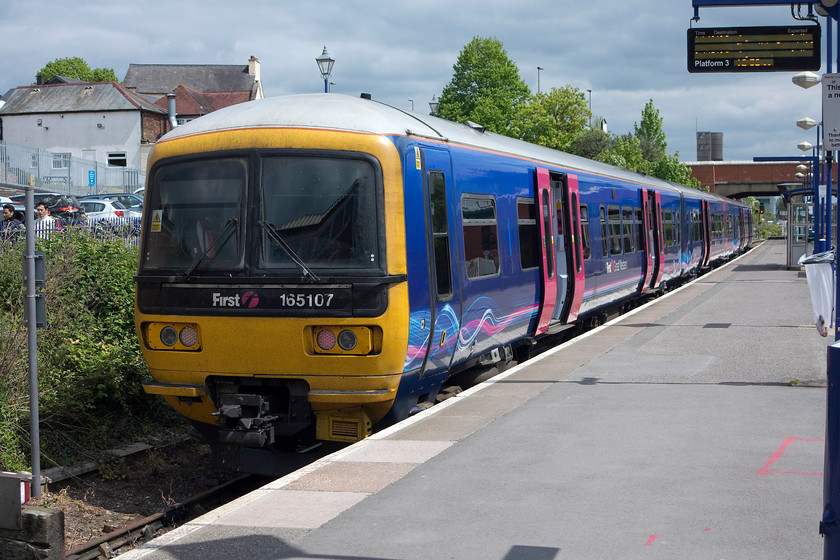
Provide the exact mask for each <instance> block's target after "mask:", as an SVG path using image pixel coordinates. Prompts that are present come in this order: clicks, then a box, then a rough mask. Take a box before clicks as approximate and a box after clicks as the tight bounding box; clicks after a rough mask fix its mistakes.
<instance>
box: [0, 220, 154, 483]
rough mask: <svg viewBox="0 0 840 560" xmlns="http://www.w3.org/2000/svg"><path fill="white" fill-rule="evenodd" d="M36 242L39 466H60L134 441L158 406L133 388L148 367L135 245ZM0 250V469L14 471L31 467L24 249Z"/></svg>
mask: <svg viewBox="0 0 840 560" xmlns="http://www.w3.org/2000/svg"><path fill="white" fill-rule="evenodd" d="M37 242H38V249H39V250H43V251H45V253H46V264H47V283H46V287H45V293H46V296H45V297H46V307H47V323H48V326H47V328H45V329H40V330H38V382H39V383H38V388H39V401H40V418H41V444H42V447H41V451H42V455H43V457H45V458H47V459H48V461H47V462H59V463H65V462H68V461H71V460H73V459H75V458H76V457H73V456H74V455H78V454H80V453H83V452H86V451H90V450H91V449H102V448H105V447H107V446H108V445H113V444H114V443H115V442H117V441H120V440H122V439H125V438H133V437H135V436H136V434H137V430H138V425H144V424H145V423H147V422H148V421H149V419H150V418H153V417H154V416H155V415H156V414H159V413H160V410H165V409H163V407H162V404H161V402H160V400H159V399H155V398H152V397H148V396H146V395H145V394H144V393H143V391H142V388H141V386H140V384H141V382H142V381H143V380H146V379H148V369H147V368H146V365H145V363H144V361H143V359H142V355H141V353H140V347H139V344H138V342H137V339H136V335H135V331H134V321H133V315H134V283H133V274H134V273H135V269H136V266H137V264H136V263H137V258H138V257H137V249H136V248H133V247H127V246H126V245H125V244H124V243H123V242H122V241H120V240H116V239H115V240H103V239H97V238H95V237H94V236H93V235H91V234H90V233H88V232H86V231H75V230H72V229H66V230H64V235H62V236H57V237H56V238H54V239H49V240H46V239H38V240H37ZM0 245H2V246H0V470H19V469H22V468H26V467H27V465H28V464H29V463H28V458H27V455H28V451H29V441H28V433H29V419H28V415H29V401H28V376H29V373H28V364H27V360H28V358H27V335H26V328H25V325H24V323H23V312H22V309H23V299H24V298H23V288H22V273H21V269H22V264H21V263H22V255H21V252H22V245H23V244H22V243H20V242H18V243H10V242H0ZM42 462H43V459H42Z"/></svg>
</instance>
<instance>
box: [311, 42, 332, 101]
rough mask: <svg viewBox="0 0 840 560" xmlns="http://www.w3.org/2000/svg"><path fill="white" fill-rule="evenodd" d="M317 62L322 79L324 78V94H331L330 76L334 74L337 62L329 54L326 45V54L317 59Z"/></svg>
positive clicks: (323, 53)
mask: <svg viewBox="0 0 840 560" xmlns="http://www.w3.org/2000/svg"><path fill="white" fill-rule="evenodd" d="M315 62H317V63H318V70H320V71H321V77H322V78H324V93H329V92H330V74H331V73H332V67H333V64H335V60H334V59H333V58H332V57H331V56H330V53H328V52H327V46H326V45H324V52H322V53H321V56H317V57H315Z"/></svg>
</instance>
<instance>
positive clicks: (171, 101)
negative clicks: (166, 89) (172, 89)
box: [166, 93, 178, 128]
mask: <svg viewBox="0 0 840 560" xmlns="http://www.w3.org/2000/svg"><path fill="white" fill-rule="evenodd" d="M166 108H167V113H168V114H169V125H170V126H171V127H172V128H175V127H177V126H178V119H177V118H175V117H176V116H177V115H178V114H177V113H176V112H175V94H174V93H167V94H166Z"/></svg>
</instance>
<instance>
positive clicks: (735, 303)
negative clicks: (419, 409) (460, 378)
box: [121, 241, 833, 560]
mask: <svg viewBox="0 0 840 560" xmlns="http://www.w3.org/2000/svg"><path fill="white" fill-rule="evenodd" d="M784 263H785V244H784V241H770V242H765V243H764V244H762V245H760V246H758V247H757V248H755V249H753V250H752V251H750V252H749V253H747V254H746V255H744V256H743V257H741V258H740V259H738V260H736V261H734V262H733V263H730V264H729V265H727V266H726V267H723V268H721V269H718V270H716V271H714V272H712V273H710V274H707V275H705V276H703V277H701V278H700V279H699V280H698V281H696V282H694V283H692V284H690V285H688V286H685V287H683V288H681V289H679V290H675V291H674V292H672V293H670V294H668V295H667V296H665V297H662V298H659V299H657V300H655V301H654V302H653V303H652V304H648V305H646V306H644V307H641V308H639V309H637V310H636V311H634V312H633V313H631V314H628V315H625V316H623V317H621V318H619V319H617V320H616V321H613V322H611V323H608V324H607V325H605V326H603V327H600V328H598V329H596V330H594V331H592V332H590V333H588V334H586V335H584V336H582V337H579V338H577V339H576V340H574V341H572V342H569V343H566V344H564V345H562V346H559V347H557V348H554V349H552V350H550V351H549V352H546V353H544V354H541V355H539V356H537V357H536V358H534V359H532V360H529V361H527V362H525V363H523V364H521V365H518V366H516V367H514V368H511V369H509V370H508V371H506V372H504V373H503V374H501V375H499V376H497V377H495V378H493V379H492V380H490V381H489V382H486V383H484V384H482V385H479V386H477V387H474V388H473V389H470V390H468V391H465V392H463V393H461V394H460V395H458V396H457V397H453V398H450V399H449V400H447V401H444V402H443V403H442V404H440V405H437V406H435V407H433V408H431V409H429V410H428V411H425V412H423V413H420V414H418V415H415V416H413V417H412V418H410V419H409V420H407V421H405V422H403V423H401V424H398V425H396V426H393V427H391V428H389V429H386V430H384V431H382V432H379V433H377V434H374V435H373V436H372V437H370V438H368V439H366V440H363V441H361V442H358V443H356V444H354V445H351V446H348V447H346V448H345V449H342V450H341V451H339V452H337V453H334V454H332V455H329V456H327V457H324V458H322V459H320V460H318V461H316V462H315V463H313V464H312V465H310V466H307V467H305V468H303V469H301V470H299V471H296V472H294V473H292V474H290V475H287V476H285V477H283V478H281V479H278V480H276V481H273V482H271V483H270V484H268V485H266V486H264V487H263V488H261V489H259V490H257V491H255V492H253V493H251V494H249V495H247V496H244V497H242V498H240V499H238V500H236V501H234V502H231V503H230V504H227V505H225V506H223V507H221V508H219V509H217V510H215V511H212V512H210V513H208V514H206V515H204V516H202V517H200V518H198V519H196V520H194V521H191V522H189V523H187V524H185V525H184V526H182V527H179V528H178V529H175V530H173V531H171V532H170V533H167V534H166V535H164V536H162V537H160V538H158V539H155V540H153V541H151V542H149V543H147V544H145V545H143V546H142V547H140V548H138V549H136V550H133V551H130V552H127V553H125V554H124V555H123V556H122V557H121V558H123V559H124V560H140V559H141V558H142V559H143V560H164V559H166V560H217V559H218V560H222V559H225V560H228V559H231V558H249V559H265V560H269V559H291V558H295V559H332V560H355V559H363V558H364V559H382V560H385V559H401V560H402V559H406V560H407V559H423V560H427V559H445V558H454V559H482V560H488V559H489V560H494V559H499V560H525V559H527V560H552V559H564V558H566V559H635V558H644V559H695V558H696V559H712V560H722V559H726V560H740V559H757V558H761V559H762V560H773V559H800V558H821V557H822V551H823V543H822V538H821V536H820V535H819V530H818V529H819V522H820V519H821V517H822V507H823V502H822V487H823V476H822V473H823V452H824V435H825V407H826V402H825V399H826V390H825V379H826V346H827V345H828V344H831V343H832V342H833V337H832V335H831V334H829V337H828V338H822V337H820V336H819V335H818V334H817V331H816V328H815V327H814V325H813V312H812V308H811V302H810V297H809V293H808V286H807V283H806V280H805V274H804V272H803V271H799V270H787V269H785V267H784Z"/></svg>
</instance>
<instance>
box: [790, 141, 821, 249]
mask: <svg viewBox="0 0 840 560" xmlns="http://www.w3.org/2000/svg"><path fill="white" fill-rule="evenodd" d="M796 147H797V148H799V149H800V150H802V151H803V152H812V151H813V149H814V145H813V144H811V143H810V142H800V143H799V144H797V145H796ZM812 161H813V159H812ZM804 185H807V182H804V183H803V186H804ZM812 187H813V194H812V196H813V197H814V253H819V252H820V251H821V247H822V242H821V241H820V235H819V232H820V231H822V226H821V223H822V216H821V214H820V193H819V192H818V189H817V187H816V185H812Z"/></svg>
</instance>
